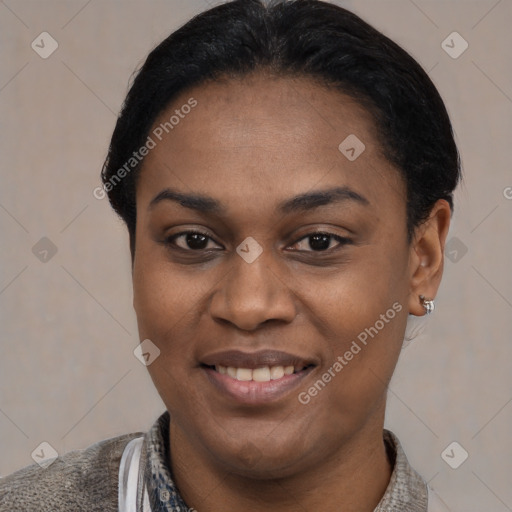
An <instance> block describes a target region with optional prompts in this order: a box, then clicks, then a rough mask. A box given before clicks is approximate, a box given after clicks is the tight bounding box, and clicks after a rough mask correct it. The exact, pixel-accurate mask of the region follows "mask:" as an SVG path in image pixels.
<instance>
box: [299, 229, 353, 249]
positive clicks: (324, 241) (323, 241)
mask: <svg viewBox="0 0 512 512" xmlns="http://www.w3.org/2000/svg"><path fill="white" fill-rule="evenodd" d="M305 240H306V241H307V242H306V243H304V244H303V248H300V247H299V249H298V250H300V251H306V252H325V251H328V250H331V249H332V247H330V246H331V242H332V241H333V240H335V241H337V242H338V246H337V247H336V246H335V249H336V248H339V247H342V246H344V245H347V244H350V243H352V241H351V240H350V239H349V238H345V237H342V236H339V235H335V234H333V233H311V234H309V235H306V236H305V237H303V238H301V239H300V240H299V241H298V242H296V244H295V245H299V244H301V243H302V242H303V241H305ZM304 246H305V247H304ZM308 247H309V248H310V249H311V251H310V250H308Z"/></svg>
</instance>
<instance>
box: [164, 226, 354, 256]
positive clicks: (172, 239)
mask: <svg viewBox="0 0 512 512" xmlns="http://www.w3.org/2000/svg"><path fill="white" fill-rule="evenodd" d="M190 234H196V235H202V236H204V237H206V238H208V239H210V240H212V241H214V240H213V238H212V237H211V236H210V235H208V234H207V233H204V232H202V231H195V230H190V231H182V232H180V233H177V234H175V235H172V236H170V237H168V238H166V239H165V241H164V245H167V246H169V247H170V248H171V249H176V250H182V251H185V252H191V253H194V252H195V253H201V252H204V251H207V250H208V249H184V248H183V247H179V246H177V245H176V244H175V240H176V239H177V238H179V237H180V236H184V235H190ZM314 235H325V236H328V237H330V238H334V239H335V240H336V241H337V242H339V245H338V246H336V247H334V248H330V249H326V250H321V251H314V250H310V251H300V250H299V251H297V252H310V253H317V254H322V253H323V254H330V253H331V252H333V251H335V250H337V249H340V248H341V247H343V246H344V245H349V244H351V243H352V240H351V239H350V238H347V237H343V236H340V235H335V234H334V233H329V232H325V231H313V232H311V233H308V234H307V235H304V236H303V237H301V238H299V239H298V240H297V241H296V242H294V243H293V244H292V245H295V244H297V243H298V242H301V241H302V240H305V239H307V238H309V237H312V236H314ZM215 243H217V242H215Z"/></svg>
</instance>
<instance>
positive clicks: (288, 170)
mask: <svg viewBox="0 0 512 512" xmlns="http://www.w3.org/2000/svg"><path fill="white" fill-rule="evenodd" d="M190 104H193V105H195V106H194V107H193V108H188V107H186V108H185V107H184V106H185V105H190ZM171 118H172V119H171ZM155 134H156V135H155ZM150 136H151V137H152V138H153V139H154V141H155V147H154V148H153V149H152V150H151V151H150V152H149V154H148V155H147V156H146V159H145V161H144V164H143V168H142V171H141V179H140V180H139V183H140V186H139V187H138V190H137V201H138V202H139V201H141V202H142V203H149V202H150V201H151V199H152V198H153V197H154V196H155V195H156V194H158V193H159V192H160V191H161V190H162V189H163V188H165V187H166V186H167V187H169V186H172V188H173V189H176V188H178V189H180V190H182V191H183V192H191V191H193V192H196V193H203V194H208V195H214V196H216V197H219V198H221V199H222V200H223V202H225V203H226V204H228V205H229V204H231V203H232V204H235V203H237V204H240V199H241V198H245V199H246V200H247V201H249V199H250V201H251V203H253V204H255V205H258V208H260V209H261V208H263V207H264V205H266V204H270V203H271V202H272V201H274V202H278V201H279V200H281V199H283V198H284V197H288V196H291V195H295V194H300V193H303V192H305V191H307V190H309V189H312V188H326V187H329V186H350V187H351V188H354V189H356V191H357V192H361V193H362V194H363V193H364V195H365V196H369V197H370V198H371V197H372V196H373V197H374V198H375V199H377V196H378V195H382V194H380V192H381V191H382V190H383V187H387V188H389V189H390V191H391V192H392V195H394V196H395V200H396V199H397V197H399V198H400V200H401V201H404V200H405V198H404V197H403V196H402V194H403V187H402V183H401V180H400V179H399V176H398V173H397V172H396V170H395V169H394V168H392V166H391V164H390V163H389V162H388V161H387V160H386V159H385V158H384V157H383V156H382V154H381V147H380V145H379V142H378V140H377V133H376V126H375V124H374V122H373V119H372V116H371V114H370V113H369V112H368V111H366V110H365V109H364V108H363V107H362V106H361V105H360V104H359V103H357V102H356V101H355V100H354V99H352V98H350V97H349V96H347V95H345V94H343V93H341V92H340V91H339V90H336V89H334V88H328V87H325V86H322V85H319V84H317V83H315V82H314V81H312V80H311V79H307V78H283V77H281V78H276V77H269V76H265V75H252V76H249V77H244V78H242V79H224V80H218V81H214V82H209V83H206V84H202V85H200V86H197V87H194V88H191V89H189V90H187V91H185V92H184V93H182V94H181V95H180V96H179V97H178V98H176V99H175V100H174V101H173V102H172V105H170V106H169V107H168V108H166V109H165V110H164V111H163V112H162V113H161V115H160V116H159V118H158V119H157V121H156V122H155V123H154V125H153V128H152V130H151V132H150ZM347 150H348V152H347ZM354 156H355V157H356V158H355V159H354ZM349 157H350V158H349ZM388 196H389V194H388Z"/></svg>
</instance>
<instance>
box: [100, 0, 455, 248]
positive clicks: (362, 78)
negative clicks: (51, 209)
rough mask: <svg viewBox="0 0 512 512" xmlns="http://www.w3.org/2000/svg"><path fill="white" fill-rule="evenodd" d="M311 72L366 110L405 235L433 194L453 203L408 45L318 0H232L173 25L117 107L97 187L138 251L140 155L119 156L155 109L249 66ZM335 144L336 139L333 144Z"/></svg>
mask: <svg viewBox="0 0 512 512" xmlns="http://www.w3.org/2000/svg"><path fill="white" fill-rule="evenodd" d="M258 71H260V72H266V71H268V72H271V73H272V74H274V75H277V76H283V77H286V76H303V77H310V78H313V79H315V80H318V81H320V82H321V83H323V84H325V85H327V86H334V87H336V88H338V89H339V90H340V92H343V93H345V94H347V95H349V96H350V97H352V98H354V99H355V100H357V101H358V102H359V103H360V104H361V105H362V106H363V107H365V108H366V110H367V111H368V112H369V113H370V114H371V115H372V116H373V119H374V120H375V125H376V128H377V133H378V137H379V142H380V146H381V148H382V152H383V154H384V155H385V157H386V158H387V159H388V160H389V161H390V162H391V163H392V164H393V165H394V166H395V167H396V168H397V169H398V171H399V172H400V173H401V175H402V177H403V179H404V181H405V184H406V190H407V233H408V236H409V241H410V240H411V236H412V234H413V232H414V228H415V227H416V226H418V225H420V224H421V223H422V222H423V221H424V220H425V219H426V218H428V215H429V213H430V211H431V209H432V207H433V206H434V203H435V202H436V201H437V200H438V199H446V200H447V201H448V202H449V204H450V207H451V209H452V210H453V190H454V189H455V187H456V186H457V183H458V181H459V179H460V175H461V169H460V167H461V165H460V157H459V152H458V150H457V146H456V143H455V140H454V135H453V130H452V126H451V123H450V119H449V116H448V113H447V111H446V107H445V105H444V103H443V100H442V99H441V96H440V95H439V92H438V91H437V89H436V87H435V86H434V84H433V83H432V81H431V80H430V78H429V76H428V74H427V73H426V72H425V71H424V70H423V68H422V67H421V66H420V65H419V64H418V63H417V62H416V60H415V59H414V58H413V57H411V56H410V55H409V54H408V53H407V52H406V51H405V50H403V49H402V48H401V47H400V46H398V45H397V44H396V43H395V42H393V41H392V40H391V39H389V38H388V37H386V36H385V35H384V34H382V33H381V32H379V31H378V30H376V29H375V28H373V27H372V26H370V25H369V24H368V23H366V22H365V21H363V20H362V19H361V18H359V17H358V16H357V15H355V14H354V13H352V12H350V11H348V10H346V9H343V8H342V7H339V6H337V5H334V4H330V3H327V2H323V1H320V0H292V1H284V0H277V1H276V0H273V1H271V2H270V3H268V4H266V3H265V2H264V1H262V0H235V1H231V2H227V3H224V4H221V5H218V6H216V7H214V8H211V9H209V10H207V11H205V12H203V13H201V14H199V15H197V16H195V17H194V18H192V19H191V20H190V21H188V22H187V23H186V24H185V25H183V26H182V27H181V28H179V29H178V30H176V31H175V32H173V33H172V34H171V35H170V36H169V37H167V38H166V39H165V40H164V41H163V42H161V43H160V44H159V45H158V46H157V47H156V48H155V49H154V50H152V51H151V53H150V54H149V55H148V57H147V59H146V61H145V63H144V64H143V65H142V67H141V69H140V70H139V72H138V73H137V75H136V77H135V79H134V80H133V83H132V85H131V87H130V90H129V92H128V94H127V97H126V99H125V101H124V104H123V106H122V109H121V112H120V114H119V117H118V120H117V124H116V126H115V129H114V132H113V135H112V139H111V142H110V147H109V151H108V155H107V158H106V160H105V163H104V166H103V169H102V173H101V176H102V181H103V187H104V190H106V191H107V193H108V197H109V200H110V203H111V205H112V207H113V208H114V210H115V211H116V212H117V213H118V215H119V216H120V217H121V218H122V219H123V220H124V222H125V223H126V226H127V228H128V232H129V235H130V250H131V252H132V257H133V255H134V254H135V225H136V218H137V210H136V203H135V190H136V184H137V176H138V171H139V170H140V167H141V162H142V161H143V160H141V162H137V163H136V165H134V166H133V169H132V170H130V172H126V171H125V172H124V173H122V176H123V179H119V176H120V173H119V171H120V169H122V168H123V166H125V167H124V168H125V169H126V162H127V161H129V160H130V158H131V157H132V155H133V153H134V151H137V150H138V149H139V148H140V147H141V146H143V145H144V143H145V142H146V140H147V137H148V134H149V131H150V129H151V127H152V125H153V124H154V122H155V120H156V118H157V117H158V115H159V114H160V113H161V112H162V111H163V110H164V109H165V108H166V107H167V106H168V105H169V103H170V102H171V101H172V100H173V99H174V98H176V97H177V95H178V94H180V93H182V92H184V91H186V89H187V88H190V87H192V86H197V85H199V84H201V83H205V82H207V81H211V80H216V79H219V78H221V77H233V78H234V77H244V76H246V75H248V74H250V73H252V72H258ZM340 142H341V141H340Z"/></svg>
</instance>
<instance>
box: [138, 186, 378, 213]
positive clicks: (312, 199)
mask: <svg viewBox="0 0 512 512" xmlns="http://www.w3.org/2000/svg"><path fill="white" fill-rule="evenodd" d="M162 201H174V202H176V203H179V204H180V205H181V206H183V207H184V208H189V209H191V210H195V211H198V212H201V213H206V214H216V215H222V214H225V213H226V212H227V208H226V207H225V206H224V205H223V204H222V203H221V202H220V201H218V200H217V199H215V198H213V197H209V196H205V195H201V194H185V193H183V192H179V191H177V190H173V189H170V188H166V189H164V190H162V191H161V192H160V193H158V194H157V195H156V196H155V197H154V198H153V199H152V200H151V202H150V203H149V206H148V209H150V210H151V209H153V208H154V207H155V206H156V205H157V204H158V203H161V202H162ZM344 201H355V202H356V203H359V204H361V205H364V206H369V205H370V201H368V199H366V197H364V196H362V195H361V194H359V193H357V192H355V191H354V190H352V189H351V188H349V187H334V188H329V189H325V190H314V191H311V192H305V193H304V194H299V195H297V196H294V197H292V198H290V199H286V200H285V201H283V202H281V203H279V205H278V206H277V211H278V212H279V213H282V214H289V213H292V212H300V211H308V210H312V209H314V208H317V207H319V206H325V205H330V204H335V203H340V202H344Z"/></svg>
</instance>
